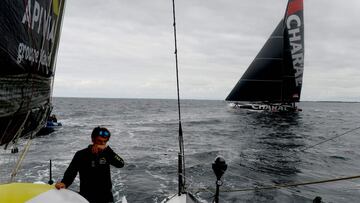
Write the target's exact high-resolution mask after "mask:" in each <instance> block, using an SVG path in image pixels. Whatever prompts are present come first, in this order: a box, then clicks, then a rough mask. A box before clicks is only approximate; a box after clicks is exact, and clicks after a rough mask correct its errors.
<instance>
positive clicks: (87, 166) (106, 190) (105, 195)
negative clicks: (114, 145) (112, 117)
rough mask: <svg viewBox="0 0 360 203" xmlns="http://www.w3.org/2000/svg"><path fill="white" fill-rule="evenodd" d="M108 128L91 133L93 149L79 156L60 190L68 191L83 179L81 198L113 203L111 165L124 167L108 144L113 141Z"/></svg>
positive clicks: (69, 169) (94, 202)
mask: <svg viewBox="0 0 360 203" xmlns="http://www.w3.org/2000/svg"><path fill="white" fill-rule="evenodd" d="M110 135H111V134H110V132H109V130H108V129H106V128H102V127H96V128H94V130H93V132H92V133H91V139H92V143H93V144H92V145H89V146H88V147H87V148H85V149H83V150H80V151H78V152H76V154H75V156H74V158H73V159H72V161H71V163H70V165H69V167H68V168H67V169H66V171H65V174H64V177H63V179H62V180H61V182H58V183H56V184H55V187H56V188H57V189H61V188H67V187H69V186H70V185H71V183H72V182H73V181H74V179H75V177H76V175H77V173H78V172H79V175H80V194H81V195H82V196H83V197H85V198H86V199H87V200H88V201H89V202H91V203H108V202H113V201H114V198H113V194H112V183H111V174H110V165H113V166H115V167H117V168H122V167H123V166H124V160H123V159H122V158H121V157H120V156H119V155H117V154H116V153H115V152H114V151H113V150H112V149H111V148H110V146H108V145H106V143H107V142H108V141H109V139H110Z"/></svg>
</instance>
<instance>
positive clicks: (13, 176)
mask: <svg viewBox="0 0 360 203" xmlns="http://www.w3.org/2000/svg"><path fill="white" fill-rule="evenodd" d="M31 141H32V139H31V138H29V140H28V141H27V143H26V146H25V148H24V150H23V151H22V153H21V155H20V156H19V158H18V160H17V162H16V165H15V168H14V169H13V171H12V172H11V177H10V181H9V182H14V178H15V176H16V175H17V173H18V171H19V169H20V165H21V163H22V162H23V160H24V158H25V156H26V154H27V152H28V151H29V148H30V144H31Z"/></svg>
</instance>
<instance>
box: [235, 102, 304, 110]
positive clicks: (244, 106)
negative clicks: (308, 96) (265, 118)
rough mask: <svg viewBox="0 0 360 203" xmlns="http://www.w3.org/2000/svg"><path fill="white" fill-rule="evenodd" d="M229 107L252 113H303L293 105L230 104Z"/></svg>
mask: <svg viewBox="0 0 360 203" xmlns="http://www.w3.org/2000/svg"><path fill="white" fill-rule="evenodd" d="M229 106H230V107H231V108H234V109H247V110H252V111H267V112H296V111H301V109H298V108H297V107H296V106H295V105H292V104H281V103H278V104H261V103H254V104H251V103H249V104H240V103H230V104H229Z"/></svg>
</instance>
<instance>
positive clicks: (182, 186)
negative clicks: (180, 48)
mask: <svg viewBox="0 0 360 203" xmlns="http://www.w3.org/2000/svg"><path fill="white" fill-rule="evenodd" d="M172 6H173V21H174V23H173V27H174V44H175V52H174V53H175V67H176V87H177V104H178V113H179V150H180V152H179V154H178V158H179V161H178V175H179V190H178V195H179V196H180V195H181V194H182V193H184V192H185V154H184V140H183V131H182V127H181V109H180V84H179V66H178V55H177V38H176V19H175V0H172Z"/></svg>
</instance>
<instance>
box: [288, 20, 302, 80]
mask: <svg viewBox="0 0 360 203" xmlns="http://www.w3.org/2000/svg"><path fill="white" fill-rule="evenodd" d="M286 27H287V29H288V34H289V41H290V47H291V55H292V59H293V67H294V69H295V83H296V86H300V85H301V83H302V77H301V75H302V74H303V69H304V51H303V45H302V36H301V30H300V29H301V18H300V17H299V16H298V15H295V14H293V15H290V16H289V17H288V18H287V20H286Z"/></svg>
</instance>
